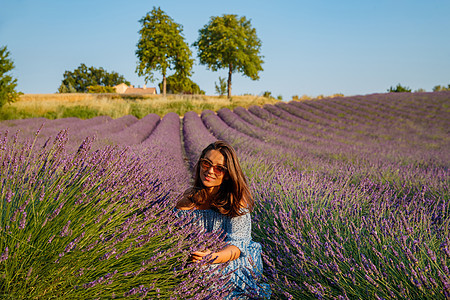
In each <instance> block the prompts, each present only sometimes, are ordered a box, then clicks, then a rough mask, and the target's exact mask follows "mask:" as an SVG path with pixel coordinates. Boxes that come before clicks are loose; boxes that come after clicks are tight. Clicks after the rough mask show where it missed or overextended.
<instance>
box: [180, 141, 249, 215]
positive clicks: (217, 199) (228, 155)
mask: <svg viewBox="0 0 450 300" xmlns="http://www.w3.org/2000/svg"><path fill="white" fill-rule="evenodd" d="M210 150H217V151H219V152H220V153H221V154H222V155H223V156H224V158H225V165H226V167H227V173H226V175H227V176H224V179H223V181H222V184H221V185H220V187H219V191H218V193H217V194H216V195H215V196H209V195H208V193H207V192H206V187H205V186H204V185H203V182H202V180H201V179H200V161H201V159H202V158H204V157H205V155H206V153H208V151H210ZM184 196H185V197H186V198H187V199H189V200H190V201H191V202H192V203H194V204H196V205H201V204H203V203H205V202H206V201H210V203H211V206H212V208H213V209H215V210H217V211H219V212H220V213H221V214H223V215H226V216H229V217H236V216H240V215H243V214H245V213H247V212H249V211H252V210H253V206H254V200H253V197H252V195H251V193H250V190H249V188H248V184H247V180H246V178H245V176H244V173H243V172H242V169H241V166H240V164H239V160H238V158H237V155H236V151H235V150H234V149H233V147H232V146H231V145H230V144H228V143H227V142H225V141H215V142H214V143H211V144H210V145H208V146H207V147H206V148H205V149H204V150H203V151H202V153H201V155H200V158H199V160H198V161H197V163H196V164H195V167H194V186H193V187H192V189H189V190H188V191H187V192H186V194H185V195H184ZM209 197H210V198H209Z"/></svg>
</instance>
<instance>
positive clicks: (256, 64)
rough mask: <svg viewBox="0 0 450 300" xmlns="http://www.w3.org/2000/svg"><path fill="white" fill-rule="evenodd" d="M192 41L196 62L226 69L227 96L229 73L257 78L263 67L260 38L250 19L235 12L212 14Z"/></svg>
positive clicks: (210, 67) (229, 93)
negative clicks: (219, 14)
mask: <svg viewBox="0 0 450 300" xmlns="http://www.w3.org/2000/svg"><path fill="white" fill-rule="evenodd" d="M199 33H200V35H199V38H198V40H197V41H196V42H195V43H194V46H196V47H197V48H198V51H199V52H198V57H199V59H200V63H201V64H203V65H207V66H208V68H209V69H211V70H212V71H217V70H219V69H228V97H231V75H232V73H235V72H239V73H243V74H244V75H245V76H247V77H249V78H251V79H252V80H257V79H259V75H258V73H259V72H260V71H262V70H263V68H262V67H261V65H262V63H263V60H262V56H261V55H260V48H261V41H260V40H259V39H258V37H257V35H256V30H255V29H254V28H252V26H251V23H250V20H247V19H246V18H245V17H240V18H238V16H237V15H226V14H225V15H223V16H221V17H212V18H211V20H210V22H209V23H208V24H206V25H205V26H204V27H203V28H202V29H200V30H199Z"/></svg>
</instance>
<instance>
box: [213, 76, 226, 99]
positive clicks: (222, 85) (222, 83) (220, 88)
mask: <svg viewBox="0 0 450 300" xmlns="http://www.w3.org/2000/svg"><path fill="white" fill-rule="evenodd" d="M214 85H215V87H216V93H217V94H219V95H220V96H223V95H225V94H226V93H227V82H226V80H225V78H222V77H219V84H217V82H214Z"/></svg>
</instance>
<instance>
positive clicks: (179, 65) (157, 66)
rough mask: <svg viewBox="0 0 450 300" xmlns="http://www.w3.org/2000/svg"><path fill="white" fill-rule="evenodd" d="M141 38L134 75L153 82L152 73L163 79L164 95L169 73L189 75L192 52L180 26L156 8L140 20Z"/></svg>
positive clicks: (192, 62) (192, 61)
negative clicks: (135, 73)
mask: <svg viewBox="0 0 450 300" xmlns="http://www.w3.org/2000/svg"><path fill="white" fill-rule="evenodd" d="M139 22H140V23H141V24H142V28H141V30H140V31H139V34H140V39H139V42H138V44H137V50H136V56H137V57H138V59H139V63H138V66H137V68H136V72H137V73H138V75H139V76H143V75H145V80H146V81H152V82H153V81H154V80H155V79H154V71H158V72H160V73H161V74H162V76H163V89H162V91H163V95H164V96H165V95H166V90H165V84H164V83H165V81H166V76H167V71H168V70H175V73H176V74H177V75H179V76H183V77H189V76H190V75H191V69H192V65H193V64H194V60H193V59H192V58H191V56H192V52H191V50H190V49H189V46H188V44H186V42H185V41H184V37H183V35H182V31H183V27H182V26H181V25H180V24H177V23H175V22H174V20H173V19H172V18H170V17H169V16H168V15H167V14H166V13H165V12H164V11H162V10H161V9H160V8H159V7H158V8H155V7H153V10H152V11H151V12H149V13H147V15H145V17H143V18H142V19H141V20H140V21H139Z"/></svg>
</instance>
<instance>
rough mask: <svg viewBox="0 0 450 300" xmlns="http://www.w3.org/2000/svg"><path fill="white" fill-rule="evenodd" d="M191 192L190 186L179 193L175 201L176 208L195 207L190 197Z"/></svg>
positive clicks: (188, 208)
mask: <svg viewBox="0 0 450 300" xmlns="http://www.w3.org/2000/svg"><path fill="white" fill-rule="evenodd" d="M191 194H192V188H189V189H187V190H185V191H184V193H183V194H181V196H180V198H179V199H178V201H177V204H176V206H175V207H176V208H177V209H179V210H190V209H193V208H195V204H194V202H192V200H191V199H190V197H189V196H190V195H191Z"/></svg>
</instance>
